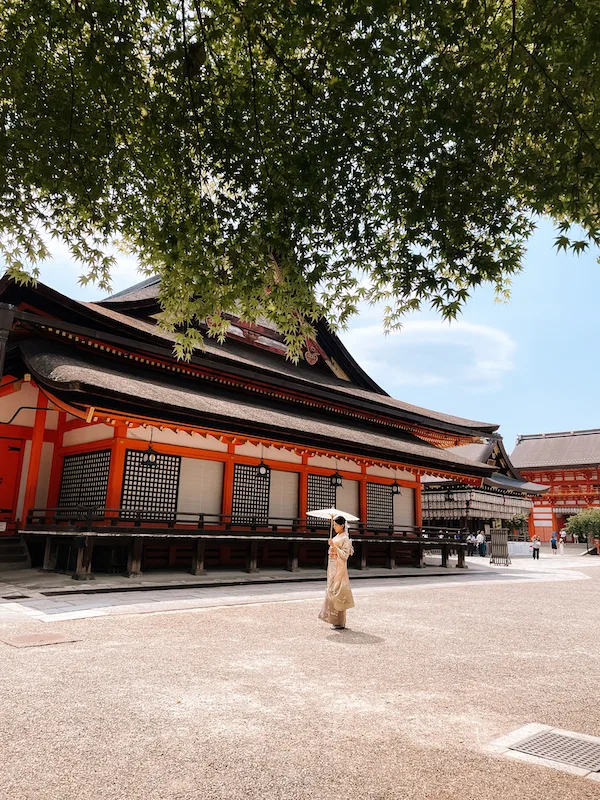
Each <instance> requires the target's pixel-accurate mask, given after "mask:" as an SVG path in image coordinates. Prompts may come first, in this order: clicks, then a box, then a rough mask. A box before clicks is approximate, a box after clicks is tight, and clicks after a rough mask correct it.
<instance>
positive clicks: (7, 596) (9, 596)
mask: <svg viewBox="0 0 600 800" xmlns="http://www.w3.org/2000/svg"><path fill="white" fill-rule="evenodd" d="M2 599H3V600H29V595H28V594H5V595H3V596H2Z"/></svg>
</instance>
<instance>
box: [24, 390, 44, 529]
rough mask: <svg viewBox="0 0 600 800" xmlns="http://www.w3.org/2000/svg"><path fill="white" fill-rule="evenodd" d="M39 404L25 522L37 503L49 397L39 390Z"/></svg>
mask: <svg viewBox="0 0 600 800" xmlns="http://www.w3.org/2000/svg"><path fill="white" fill-rule="evenodd" d="M37 404H38V410H37V411H36V412H35V421H34V423H33V430H32V432H31V453H30V455H29V469H28V470H27V483H26V484H25V497H24V500H23V518H22V519H23V523H25V522H26V520H27V515H28V514H29V512H30V511H31V509H32V508H33V507H34V505H35V492H36V489H37V484H38V479H39V473H40V462H41V459H42V445H43V444H44V429H45V427H46V409H47V408H48V398H47V397H46V395H43V394H42V393H41V392H40V391H39V390H38V399H37Z"/></svg>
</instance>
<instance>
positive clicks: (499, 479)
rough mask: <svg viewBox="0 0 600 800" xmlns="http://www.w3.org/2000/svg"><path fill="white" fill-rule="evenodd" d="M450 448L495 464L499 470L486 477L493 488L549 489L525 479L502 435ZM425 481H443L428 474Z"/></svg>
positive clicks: (526, 491)
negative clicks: (510, 455) (507, 448)
mask: <svg viewBox="0 0 600 800" xmlns="http://www.w3.org/2000/svg"><path fill="white" fill-rule="evenodd" d="M448 450H449V451H450V452H452V453H455V454H456V455H459V456H462V457H463V458H468V459H469V460H470V461H478V462H480V463H481V464H489V465H490V466H491V465H493V466H495V467H496V469H497V470H498V471H497V472H494V473H493V475H490V476H488V477H487V478H484V480H483V485H484V486H490V487H491V488H493V489H505V490H506V491H509V492H522V493H524V494H544V493H545V492H547V491H548V489H549V487H548V486H543V485H542V484H540V483H532V482H531V481H526V480H524V479H523V477H522V476H521V474H520V473H519V471H518V469H516V468H515V466H514V464H513V463H512V462H511V459H510V458H509V456H508V453H507V452H506V450H505V449H504V444H503V441H502V437H501V436H497V437H489V438H488V439H485V440H484V441H482V442H473V443H471V444H464V445H460V446H459V447H450V448H448ZM423 482H424V483H425V484H434V483H435V484H438V483H442V481H440V480H439V479H436V478H430V477H427V476H425V477H424V478H423Z"/></svg>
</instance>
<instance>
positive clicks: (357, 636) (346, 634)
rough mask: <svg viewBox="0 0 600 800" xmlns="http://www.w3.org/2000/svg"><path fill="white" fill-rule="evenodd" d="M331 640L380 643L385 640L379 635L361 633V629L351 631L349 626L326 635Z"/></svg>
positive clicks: (352, 642) (344, 642)
mask: <svg viewBox="0 0 600 800" xmlns="http://www.w3.org/2000/svg"><path fill="white" fill-rule="evenodd" d="M327 638H328V639H329V641H331V642H341V643H342V644H381V642H385V639H383V638H382V637H381V636H373V635H372V634H370V633H363V632H362V631H353V630H351V629H350V628H345V629H344V630H343V631H336V632H335V633H332V634H330V635H329V636H328V637H327Z"/></svg>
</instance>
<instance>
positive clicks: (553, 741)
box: [508, 731, 600, 772]
mask: <svg viewBox="0 0 600 800" xmlns="http://www.w3.org/2000/svg"><path fill="white" fill-rule="evenodd" d="M508 749H509V750H517V751H518V752H519V753H528V754H529V755H532V756H538V758H547V759H550V760H551V761H560V762H561V763H562V764H571V766H573V767H581V768H582V769H587V770H590V772H600V739H598V740H597V741H595V742H594V741H586V740H585V739H576V738H574V737H573V736H567V735H565V734H564V733H554V732H552V731H543V732H542V733H536V734H535V736H530V737H529V739H525V740H524V741H522V742H519V743H518V744H513V745H510V747H509V748H508Z"/></svg>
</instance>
